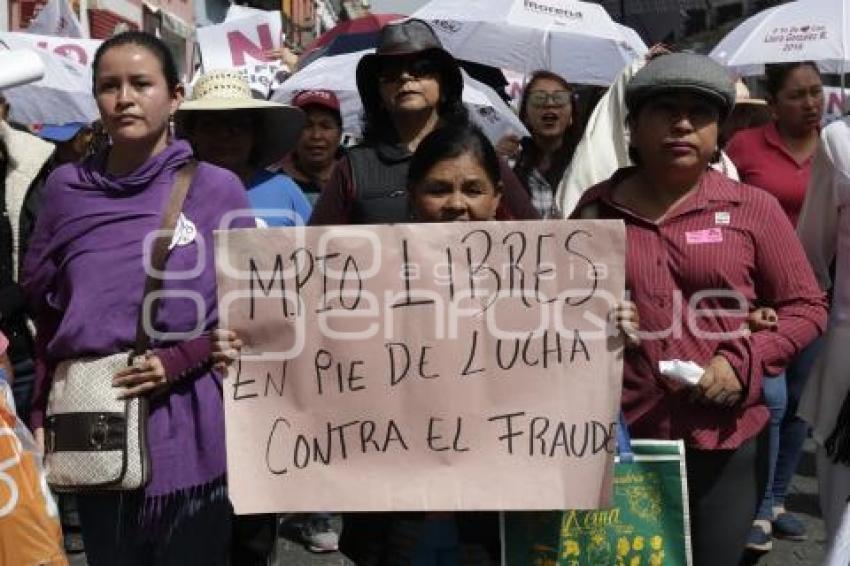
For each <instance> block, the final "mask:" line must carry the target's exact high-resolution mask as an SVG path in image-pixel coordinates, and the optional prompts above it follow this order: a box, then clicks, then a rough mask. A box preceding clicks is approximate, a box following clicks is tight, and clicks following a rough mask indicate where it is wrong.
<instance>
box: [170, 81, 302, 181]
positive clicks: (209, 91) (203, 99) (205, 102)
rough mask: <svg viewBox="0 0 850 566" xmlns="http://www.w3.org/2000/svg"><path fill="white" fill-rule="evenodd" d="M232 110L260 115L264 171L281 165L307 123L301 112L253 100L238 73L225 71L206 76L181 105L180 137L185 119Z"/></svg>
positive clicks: (176, 122)
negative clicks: (276, 163) (275, 164)
mask: <svg viewBox="0 0 850 566" xmlns="http://www.w3.org/2000/svg"><path fill="white" fill-rule="evenodd" d="M232 110H250V111H252V112H258V113H260V114H261V119H260V120H259V124H260V130H259V132H257V138H256V140H255V147H257V148H258V151H259V156H258V157H259V160H260V161H261V165H262V166H263V167H265V166H267V165H270V164H272V163H274V162H276V161H278V160H279V159H280V158H281V157H283V156H284V155H285V154H286V153H288V152H289V151H291V150H292V149H293V148H294V147H295V144H296V142H297V141H298V137H299V136H300V135H301V130H302V129H303V128H304V123H305V120H306V118H305V115H304V112H303V111H302V110H301V109H300V108H296V107H294V106H289V105H287V104H280V103H278V102H271V101H269V100H259V99H256V98H254V97H253V96H251V87H250V85H248V83H247V82H246V81H245V79H243V78H242V75H241V74H240V73H239V71H236V70H233V69H224V70H216V71H210V72H208V73H204V74H203V75H201V77H200V78H199V79H198V80H197V81H196V82H195V86H194V88H193V89H192V96H191V97H190V98H189V99H187V100H185V101H184V102H183V104H181V105H180V108H178V109H177V114H176V115H175V117H174V126H175V128H176V130H177V135H178V137H181V138H185V137H186V118H187V116H188V114H189V113H190V112H226V111H232Z"/></svg>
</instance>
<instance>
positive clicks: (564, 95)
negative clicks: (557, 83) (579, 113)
mask: <svg viewBox="0 0 850 566" xmlns="http://www.w3.org/2000/svg"><path fill="white" fill-rule="evenodd" d="M572 99H573V93H572V92H571V91H569V90H555V91H552V92H547V91H545V90H534V91H531V92H529V93H528V102H529V104H531V105H532V106H566V105H568V104H570V103H572Z"/></svg>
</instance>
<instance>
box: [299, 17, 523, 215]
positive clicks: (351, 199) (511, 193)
mask: <svg viewBox="0 0 850 566" xmlns="http://www.w3.org/2000/svg"><path fill="white" fill-rule="evenodd" d="M357 89H358V91H359V92H360V98H361V99H362V102H363V108H364V113H365V129H364V143H363V144H362V145H360V146H358V147H355V148H353V149H352V150H351V151H349V153H348V155H347V156H346V157H345V158H343V159H342V160H341V161H340V163H339V165H338V166H337V168H336V171H335V172H334V174H333V176H332V177H331V180H330V182H329V183H328V185H326V186H325V188H324V190H323V191H322V194H321V196H320V197H319V200H318V201H317V202H316V207H315V208H314V210H313V216H312V217H311V218H310V223H311V224H314V225H323V224H380V223H388V222H405V221H407V220H408V218H409V213H408V208H407V198H406V195H407V193H406V192H405V182H406V179H407V168H408V166H409V163H410V158H411V156H412V154H413V151H415V150H416V147H417V146H418V145H419V142H420V141H421V140H422V139H423V138H424V137H425V136H427V135H428V134H429V133H431V132H432V131H433V130H434V129H435V128H437V126H438V125H440V124H443V123H445V124H463V123H466V122H467V121H468V117H467V112H466V109H465V108H464V106H463V104H462V102H461V92H462V90H463V78H462V76H461V72H460V67H459V66H458V64H457V61H455V59H454V57H452V56H451V55H450V54H449V53H448V52H447V51H445V50H444V49H443V47H442V45H441V44H440V41H439V39H437V36H436V35H434V32H433V30H432V29H431V28H430V26H429V25H428V24H427V23H425V22H423V21H421V20H416V19H409V20H405V21H402V22H395V23H391V24H388V25H386V26H385V27H384V28H383V30H382V31H381V37H380V40H379V42H378V48H377V50H376V52H375V53H374V54H370V55H366V56H365V57H363V58H362V59H361V60H360V63H359V64H358V66H357ZM502 169H503V171H502V176H503V178H504V179H505V196H504V205H505V206H504V207H503V209H502V211H501V214H500V216H501V217H503V218H505V217H512V218H519V219H527V218H537V213H536V212H535V210H534V208H533V207H532V206H531V203H530V201H529V198H528V194H527V193H526V191H525V190H524V189H523V188H522V185H521V184H520V183H519V181H518V180H517V179H516V177H515V176H514V175H513V173H512V172H511V171H510V170H509V168H508V166H507V164H506V163H503V164H502Z"/></svg>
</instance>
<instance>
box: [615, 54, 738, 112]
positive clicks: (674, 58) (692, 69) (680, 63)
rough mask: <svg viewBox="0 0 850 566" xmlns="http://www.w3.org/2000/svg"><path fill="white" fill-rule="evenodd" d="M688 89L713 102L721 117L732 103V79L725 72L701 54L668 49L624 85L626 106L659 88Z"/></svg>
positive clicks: (638, 103)
mask: <svg viewBox="0 0 850 566" xmlns="http://www.w3.org/2000/svg"><path fill="white" fill-rule="evenodd" d="M671 91H677V92H692V93H695V94H701V95H703V96H705V97H707V98H709V99H711V100H713V101H714V102H716V103H717V107H718V108H719V110H720V116H721V119H723V118H725V117H726V116H728V115H729V113H730V112H731V111H732V107H733V106H735V83H734V82H733V81H732V79H731V78H730V76H729V73H728V72H727V71H726V69H724V68H723V67H722V66H720V65H719V64H718V63H716V62H715V61H713V60H711V59H709V58H708V57H706V56H705V55H697V54H695V53H668V54H667V55H661V56H660V57H657V58H655V59H653V60H652V61H650V62H649V63H647V64H646V66H645V67H644V68H643V69H641V70H640V71H638V72H637V74H635V76H634V77H632V80H631V81H629V84H628V85H627V86H626V107H627V108H628V109H629V112H630V113H631V112H633V111H634V110H636V109H637V108H639V107H640V106H641V105H642V104H643V103H644V102H645V101H646V100H647V99H648V98H649V97H651V96H654V95H657V94H659V93H662V92H671Z"/></svg>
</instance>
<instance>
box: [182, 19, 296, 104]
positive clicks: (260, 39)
mask: <svg viewBox="0 0 850 566" xmlns="http://www.w3.org/2000/svg"><path fill="white" fill-rule="evenodd" d="M197 34H198V45H199V46H200V49H201V62H202V64H203V69H204V71H212V70H215V69H234V68H235V69H239V70H240V71H241V72H242V75H243V76H244V77H245V79H246V80H247V81H248V82H249V84H250V85H251V89H252V90H254V91H257V92H259V93H260V94H262V96H263V97H264V98H267V97H268V94H269V91H270V89H271V85H272V83H273V82H274V78H275V75H276V74H277V72H278V70H279V69H280V60H279V59H275V58H273V57H267V56H266V53H267V52H268V51H270V50H272V49H277V48H279V47H280V46H281V20H280V12H262V13H259V14H255V15H252V16H248V17H245V18H238V19H235V20H231V21H228V22H224V23H222V24H217V25H214V26H205V27H201V28H198V30H197Z"/></svg>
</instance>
